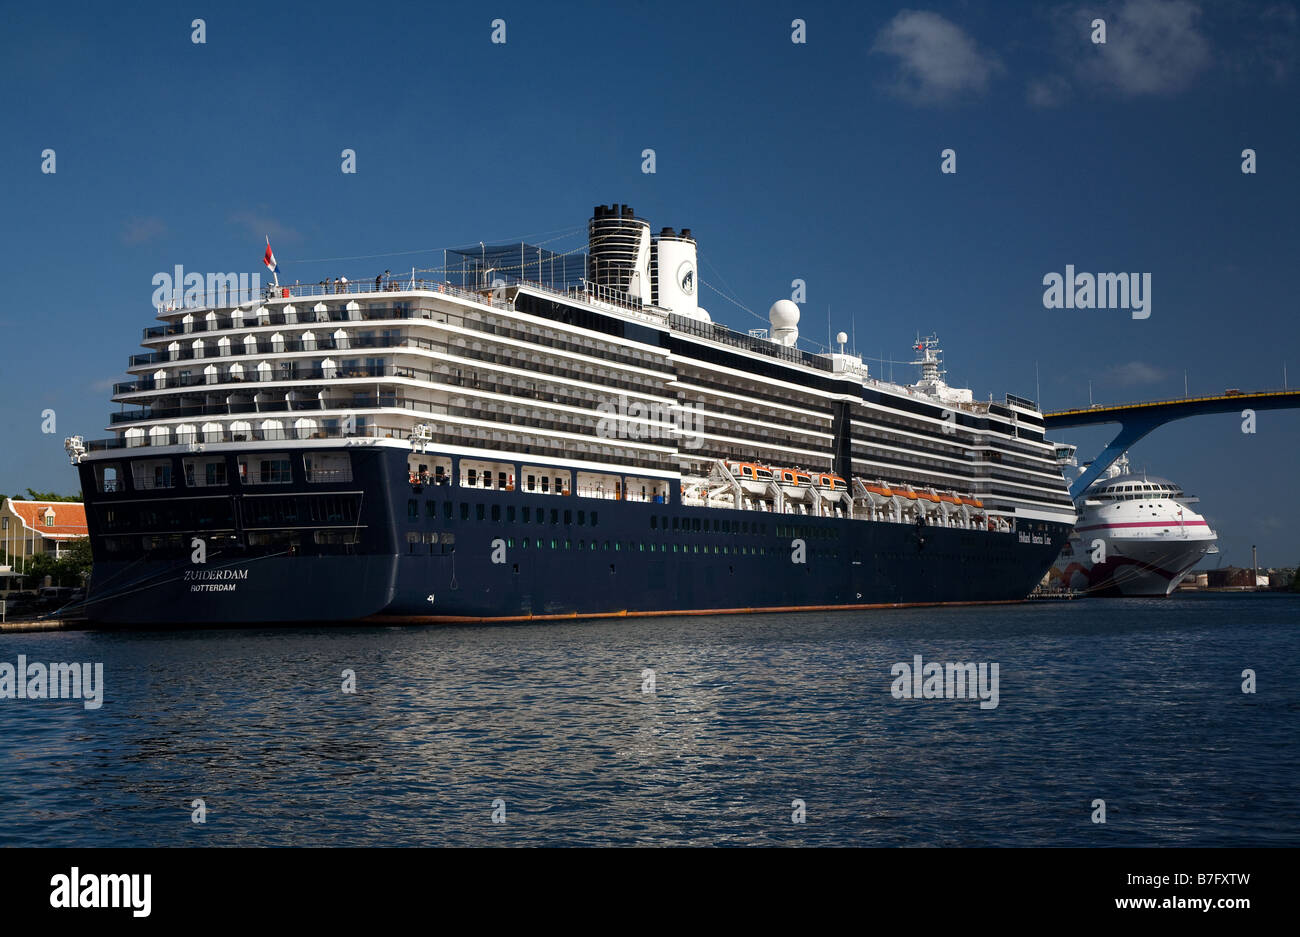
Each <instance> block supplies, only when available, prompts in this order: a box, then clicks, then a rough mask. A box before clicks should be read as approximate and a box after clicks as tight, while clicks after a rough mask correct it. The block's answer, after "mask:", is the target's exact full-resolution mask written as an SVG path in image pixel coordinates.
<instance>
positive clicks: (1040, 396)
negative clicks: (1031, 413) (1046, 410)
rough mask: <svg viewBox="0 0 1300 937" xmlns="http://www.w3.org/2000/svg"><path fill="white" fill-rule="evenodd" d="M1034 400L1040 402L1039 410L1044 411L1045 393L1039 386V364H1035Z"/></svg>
mask: <svg viewBox="0 0 1300 937" xmlns="http://www.w3.org/2000/svg"><path fill="white" fill-rule="evenodd" d="M1034 399H1035V400H1037V401H1038V409H1039V411H1040V412H1041V411H1042V409H1043V391H1042V389H1041V388H1040V387H1039V386H1038V362H1037V361H1035V362H1034Z"/></svg>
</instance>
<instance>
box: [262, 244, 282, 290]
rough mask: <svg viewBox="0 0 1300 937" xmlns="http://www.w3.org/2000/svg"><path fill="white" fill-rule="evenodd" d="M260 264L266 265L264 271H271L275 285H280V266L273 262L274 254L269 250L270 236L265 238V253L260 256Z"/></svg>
mask: <svg viewBox="0 0 1300 937" xmlns="http://www.w3.org/2000/svg"><path fill="white" fill-rule="evenodd" d="M262 263H264V264H266V269H267V270H270V271H271V275H272V276H274V277H275V285H276V286H279V285H280V265H279V264H278V263H276V262H275V252H274V251H273V250H271V236H270V235H269V234H268V235H267V236H266V253H265V254H263V255H262Z"/></svg>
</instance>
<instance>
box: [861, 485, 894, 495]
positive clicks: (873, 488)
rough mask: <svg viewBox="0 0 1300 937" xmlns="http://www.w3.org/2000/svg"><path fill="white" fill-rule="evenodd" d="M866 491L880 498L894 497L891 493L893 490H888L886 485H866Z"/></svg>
mask: <svg viewBox="0 0 1300 937" xmlns="http://www.w3.org/2000/svg"><path fill="white" fill-rule="evenodd" d="M867 491H869V492H871V493H872V494H873V495H880V496H881V497H882V498H892V497H893V496H894V491H893V489H892V488H890V487H889V486H887V485H883V484H882V485H868V486H867Z"/></svg>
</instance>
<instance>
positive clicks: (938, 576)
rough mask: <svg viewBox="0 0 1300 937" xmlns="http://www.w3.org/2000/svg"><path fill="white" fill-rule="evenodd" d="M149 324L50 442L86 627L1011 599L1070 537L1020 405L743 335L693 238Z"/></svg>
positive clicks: (925, 355)
mask: <svg viewBox="0 0 1300 937" xmlns="http://www.w3.org/2000/svg"><path fill="white" fill-rule="evenodd" d="M587 229H588V230H587V238H586V243H585V244H579V245H578V246H577V247H576V248H575V250H574V251H571V252H569V253H557V252H553V251H550V250H548V249H546V248H543V247H541V246H537V245H528V244H512V245H505V246H488V245H484V244H479V245H477V246H475V247H473V248H467V249H465V250H463V251H449V252H447V253H446V255H445V261H444V264H443V266H442V267H441V268H439V269H437V270H433V271H426V273H428V274H429V276H427V277H426V276H425V275H424V274H422V273H420V272H419V271H412V273H411V275H410V277H409V278H407V277H405V276H403V277H401V278H394V277H391V276H389V277H380V278H376V280H375V281H373V282H371V281H369V280H367V281H364V282H355V281H353V282H348V281H344V280H343V279H342V278H340V280H339V282H337V283H335V282H333V281H330V282H324V283H319V284H314V285H307V286H304V285H294V286H292V287H280V286H279V285H278V282H277V285H276V287H275V288H274V289H273V290H271V289H268V291H267V292H266V293H264V294H263V295H261V296H256V297H252V298H251V299H248V300H245V301H239V302H236V301H235V300H236V299H241V300H242V299H243V297H233V298H232V297H222V296H205V297H203V298H202V299H199V298H197V297H193V298H190V302H189V304H188V305H187V304H184V303H182V304H168V305H162V306H160V307H159V309H158V310H157V311H158V318H159V320H160V321H161V323H162V324H161V325H155V326H152V327H149V328H146V329H145V330H144V339H143V345H144V348H145V351H144V353H142V354H136V355H134V356H133V357H132V358H131V359H130V363H129V367H128V369H127V370H128V372H129V374H130V375H131V379H130V380H128V381H126V382H124V383H120V384H118V385H116V387H115V388H114V394H113V400H114V401H115V402H116V403H117V404H119V407H120V409H119V412H116V413H113V414H112V417H111V425H110V427H109V429H110V430H111V432H112V433H113V436H112V438H109V439H104V440H93V441H86V440H84V439H82V438H81V437H72V438H70V439H69V440H68V441H67V446H68V450H69V453H70V456H71V458H72V461H73V462H74V463H75V464H76V465H77V466H78V471H79V473H80V478H81V482H82V489H83V492H84V495H85V501H86V507H87V516H88V523H89V526H90V534H91V543H92V550H93V554H94V571H93V575H92V578H91V586H90V592H89V595H88V599H87V614H88V617H89V618H90V619H91V620H93V621H96V622H100V623H102V624H105V625H124V626H130V625H151V624H176V625H191V626H193V625H206V624H216V623H250V624H251V623H268V624H279V623H286V624H288V623H309V622H352V621H367V622H380V623H383V622H491V621H523V620H546V619H555V618H574V617H597V616H638V615H659V614H692V613H695V614H721V613H737V612H756V611H793V610H814V609H815V610H829V609H864V608H873V607H882V606H900V605H914V604H943V603H975V602H1003V601H1017V600H1020V599H1022V598H1023V597H1024V596H1025V595H1026V594H1027V593H1029V592H1030V591H1031V590H1032V589H1033V588H1034V586H1035V585H1036V584H1037V582H1038V581H1039V579H1040V578H1041V577H1042V576H1043V574H1044V573H1045V572H1046V571H1047V570H1048V569H1049V568H1050V567H1051V565H1052V561H1053V559H1054V558H1055V557H1056V555H1057V553H1058V552H1059V551H1060V549H1061V546H1062V545H1063V544H1064V543H1065V541H1066V539H1067V537H1068V535H1069V532H1070V530H1071V528H1072V527H1073V524H1074V520H1075V510H1074V506H1073V504H1072V502H1071V500H1070V498H1069V495H1068V491H1067V487H1066V484H1065V480H1064V478H1063V477H1062V474H1061V468H1060V466H1059V465H1058V464H1057V463H1056V461H1055V458H1054V448H1053V446H1052V444H1051V443H1049V442H1047V441H1046V440H1045V439H1044V427H1043V419H1042V415H1041V414H1040V412H1039V411H1038V409H1037V407H1036V406H1035V404H1034V403H1033V402H1032V401H1030V400H1026V399H1023V398H1020V397H1017V396H1014V395H1011V394H1007V395H1006V396H1005V398H1004V399H1003V400H1000V401H997V402H994V401H993V399H992V398H991V397H990V399H989V400H987V401H980V400H975V399H974V397H973V394H972V392H971V391H970V390H965V389H961V388H955V387H950V386H949V385H948V384H947V383H945V381H944V373H945V372H944V371H943V369H942V360H941V357H940V351H939V348H938V344H937V341H936V340H935V339H934V338H930V339H924V340H919V341H918V342H917V344H916V350H917V352H918V354H917V360H916V362H915V364H916V365H917V366H918V367H919V368H920V377H919V380H917V381H916V383H914V384H911V385H901V384H895V383H892V382H887V381H883V380H880V378H879V375H873V374H871V373H869V371H868V368H867V367H866V365H865V364H864V362H863V360H862V358H861V357H859V356H857V355H854V354H846V353H845V352H844V343H845V341H846V340H847V336H845V335H844V334H843V333H840V336H839V338H838V344H839V346H840V347H839V351H838V352H837V351H835V350H834V349H830V350H827V351H826V352H824V353H814V352H811V351H807V350H803V349H801V348H799V347H798V345H797V342H798V322H799V307H798V305H797V304H795V303H794V302H791V301H790V300H784V299H783V300H779V301H777V302H776V303H774V304H773V305H772V307H771V310H770V313H769V318H768V326H769V327H768V328H766V329H755V330H753V331H751V332H748V333H744V332H737V331H733V330H732V329H729V328H727V327H726V326H723V325H721V324H718V323H715V322H713V321H712V318H711V316H710V315H709V314H708V312H707V311H706V310H705V309H704V308H702V307H701V305H700V303H699V301H698V294H699V288H700V286H701V283H700V281H699V274H698V269H697V266H696V264H697V247H696V240H695V238H694V237H693V236H692V234H691V231H690V229H683V230H681V231H680V232H679V231H675V230H674V229H673V228H662V229H661V230H660V231H659V232H658V233H657V234H656V233H654V232H652V229H651V226H650V224H649V223H648V222H647V221H646V220H644V219H642V218H639V217H638V216H637V215H636V214H635V213H634V212H633V211H632V209H631V208H629V207H628V206H627V205H617V204H616V205H609V206H605V205H601V206H597V207H596V209H595V210H594V213H593V216H592V217H591V219H590V221H589V222H588V225H587Z"/></svg>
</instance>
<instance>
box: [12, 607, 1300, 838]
mask: <svg viewBox="0 0 1300 937" xmlns="http://www.w3.org/2000/svg"><path fill="white" fill-rule="evenodd" d="M19 654H25V655H26V656H27V658H28V659H29V660H41V661H45V662H47V663H48V662H52V661H55V662H65V661H66V662H72V661H90V662H103V664H104V672H105V683H106V687H107V689H106V693H105V701H104V705H103V707H102V708H100V709H98V710H95V711H87V710H85V709H84V708H83V707H82V706H81V704H80V703H74V702H70V701H62V700H60V701H52V700H12V699H9V700H0V764H2V765H3V773H2V774H0V844H3V845H96V846H116V845H154V844H159V845H172V846H174V845H195V844H207V845H258V844H263V845H433V844H458V845H473V844H485V843H502V844H536V845H595V844H710V843H718V844H810V845H935V846H960V845H1179V844H1185V845H1245V844H1252V843H1255V844H1268V845H1293V846H1294V845H1300V795H1298V794H1297V786H1298V785H1297V779H1298V778H1300V744H1298V743H1297V727H1298V726H1300V721H1298V717H1300V691H1298V690H1297V686H1296V680H1295V675H1296V671H1295V663H1296V660H1297V658H1300V598H1292V597H1273V596H1218V595H1214V596H1190V597H1176V598H1174V599H1172V600H1169V601H1164V602H1161V601H1147V600H1102V599H1091V600H1086V601H1078V602H1061V603H1043V604H1035V605H1019V606H995V607H976V608H945V609H912V610H894V611H878V612H866V613H836V614H830V615H826V614H800V615H771V616H737V617H718V618H671V619H668V618H666V619H625V620H602V621H594V622H573V623H562V624H554V623H547V624H535V625H518V626H510V627H482V626H480V627H456V628H449V627H430V628H410V627H407V628H384V629H375V628H366V629H363V628H320V629H303V630H293V631H239V630H228V631H216V630H207V631H193V632H188V633H176V632H172V633H162V632H146V633H128V634H118V633H105V632H51V633H34V634H6V635H2V636H0V661H8V662H9V663H11V664H15V663H16V662H17V657H18V655H19ZM916 654H921V655H922V656H923V658H924V659H925V660H926V661H932V660H933V661H984V662H997V663H998V664H999V676H1000V685H999V690H1000V700H999V705H998V706H997V708H996V709H992V710H981V709H980V708H979V704H978V701H977V700H921V701H915V700H897V699H895V698H894V697H893V696H892V694H891V692H890V686H891V683H892V682H893V678H892V677H891V675H890V668H891V666H892V665H893V664H894V663H896V662H900V661H908V662H910V661H911V660H912V659H913V656H914V655H916ZM647 668H652V669H653V670H654V671H655V684H656V687H655V692H654V693H653V694H646V693H643V692H642V683H643V677H642V672H643V670H645V669H647ZM1247 668H1250V669H1252V670H1254V671H1255V672H1256V674H1257V680H1258V692H1257V693H1255V694H1254V695H1247V694H1244V693H1243V692H1242V689H1241V685H1242V676H1241V674H1242V671H1243V670H1245V669H1247ZM345 669H351V670H354V671H355V672H356V681H357V692H356V693H355V695H348V694H344V693H343V692H341V684H342V682H343V678H342V672H343V671H344V670H345ZM194 798H203V799H204V801H205V802H206V805H207V822H206V823H205V824H202V825H198V824H195V823H193V822H191V811H192V807H191V801H192V800H193V799H194ZM1097 798H1101V799H1104V800H1105V802H1106V811H1107V822H1106V823H1105V824H1104V825H1099V824H1094V823H1093V822H1091V819H1090V816H1091V814H1092V810H1093V808H1092V806H1091V805H1092V802H1093V801H1094V799H1097ZM495 800H500V801H504V804H505V807H504V810H505V822H504V823H493V822H492V814H493V801H495ZM795 800H801V801H803V802H804V803H805V804H806V822H805V823H803V824H795V823H793V822H791V814H792V802H793V801H795Z"/></svg>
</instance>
